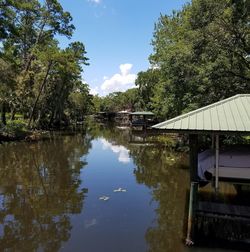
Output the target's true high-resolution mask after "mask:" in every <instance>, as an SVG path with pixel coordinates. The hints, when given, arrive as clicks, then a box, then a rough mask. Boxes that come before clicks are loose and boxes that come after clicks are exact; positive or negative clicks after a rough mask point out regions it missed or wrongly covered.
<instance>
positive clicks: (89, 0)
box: [88, 0, 101, 4]
mask: <svg viewBox="0 0 250 252" xmlns="http://www.w3.org/2000/svg"><path fill="white" fill-rule="evenodd" d="M88 2H91V3H96V4H99V3H101V0H88Z"/></svg>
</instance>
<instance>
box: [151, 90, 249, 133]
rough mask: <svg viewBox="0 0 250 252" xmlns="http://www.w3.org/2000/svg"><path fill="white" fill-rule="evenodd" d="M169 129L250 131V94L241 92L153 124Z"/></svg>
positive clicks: (157, 127)
mask: <svg viewBox="0 0 250 252" xmlns="http://www.w3.org/2000/svg"><path fill="white" fill-rule="evenodd" d="M153 128H156V129H165V130H169V131H171V130H172V131H211V132H213V131H217V132H244V133H248V132H249V133H250V94H239V95H235V96H232V97H230V98H228V99H225V100H221V101H219V102H216V103H213V104H211V105H208V106H206V107H203V108H200V109H197V110H194V111H191V112H189V113H186V114H183V115H180V116H177V117H175V118H172V119H170V120H167V121H165V122H162V123H159V124H156V125H154V126H153Z"/></svg>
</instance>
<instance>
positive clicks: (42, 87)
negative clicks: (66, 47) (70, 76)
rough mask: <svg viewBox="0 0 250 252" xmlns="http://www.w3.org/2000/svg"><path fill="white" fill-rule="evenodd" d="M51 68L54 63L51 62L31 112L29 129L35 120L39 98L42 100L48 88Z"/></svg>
mask: <svg viewBox="0 0 250 252" xmlns="http://www.w3.org/2000/svg"><path fill="white" fill-rule="evenodd" d="M51 66H52V61H50V62H49V64H48V68H47V71H46V74H45V77H44V79H43V83H42V85H41V87H40V89H39V92H38V95H37V97H36V100H35V102H34V105H33V107H32V110H31V113H30V118H29V123H28V127H30V124H31V120H32V119H33V116H34V113H35V109H36V105H37V103H38V101H39V98H40V96H41V94H42V91H43V89H44V88H45V86H46V83H47V79H48V76H49V72H50V68H51Z"/></svg>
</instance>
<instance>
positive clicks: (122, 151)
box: [101, 139, 131, 163]
mask: <svg viewBox="0 0 250 252" xmlns="http://www.w3.org/2000/svg"><path fill="white" fill-rule="evenodd" d="M101 143H102V144H103V149H104V150H106V149H111V150H112V151H113V152H114V153H117V154H118V161H119V162H121V163H129V162H130V161H131V160H130V158H129V151H128V149H127V148H125V147H124V146H122V145H115V144H112V143H110V142H108V141H107V140H105V139H101Z"/></svg>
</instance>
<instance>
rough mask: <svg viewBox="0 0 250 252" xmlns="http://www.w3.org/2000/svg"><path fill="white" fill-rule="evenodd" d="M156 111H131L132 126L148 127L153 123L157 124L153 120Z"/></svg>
mask: <svg viewBox="0 0 250 252" xmlns="http://www.w3.org/2000/svg"><path fill="white" fill-rule="evenodd" d="M153 117H154V113H152V112H150V111H136V112H132V113H130V121H131V126H132V127H135V128H138V127H140V128H143V129H146V128H148V127H150V126H152V125H153V124H155V121H154V120H153Z"/></svg>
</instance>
